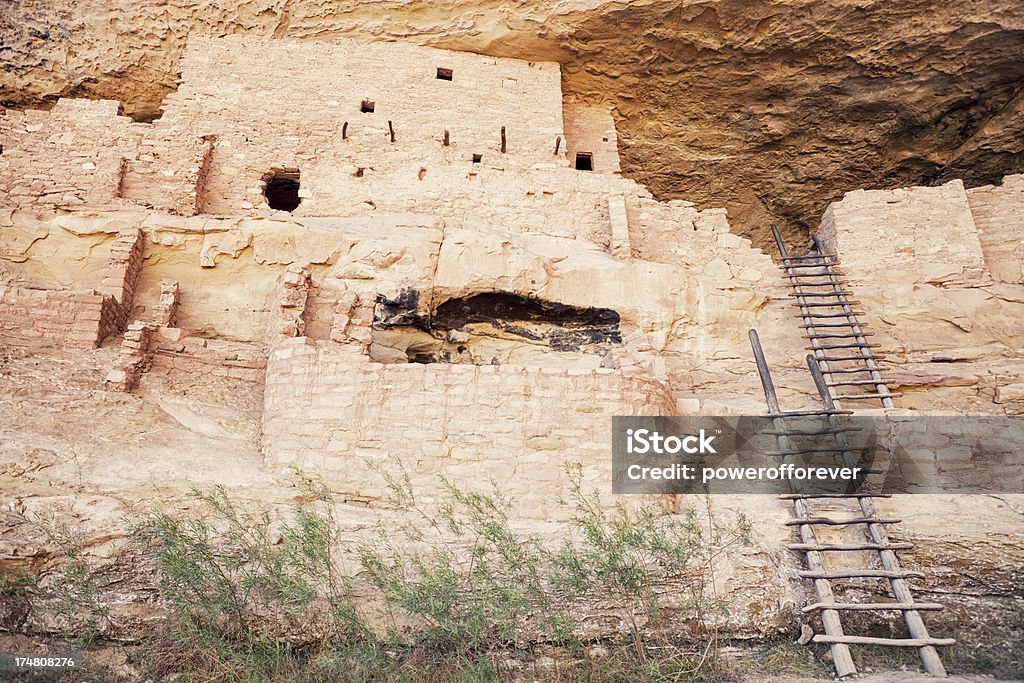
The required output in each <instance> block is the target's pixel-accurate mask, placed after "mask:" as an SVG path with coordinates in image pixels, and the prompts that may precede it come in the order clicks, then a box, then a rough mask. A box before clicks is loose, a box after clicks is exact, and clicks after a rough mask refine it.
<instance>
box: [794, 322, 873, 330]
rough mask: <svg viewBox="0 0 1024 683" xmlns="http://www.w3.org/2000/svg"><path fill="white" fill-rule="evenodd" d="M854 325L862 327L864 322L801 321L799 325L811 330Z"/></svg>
mask: <svg viewBox="0 0 1024 683" xmlns="http://www.w3.org/2000/svg"><path fill="white" fill-rule="evenodd" d="M854 325H857V326H858V327H864V323H859V322H857V321H856V320H852V321H847V322H845V323H809V324H808V323H801V325H800V327H802V328H804V329H805V330H813V329H815V328H818V327H853V326H854Z"/></svg>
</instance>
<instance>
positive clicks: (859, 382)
mask: <svg viewBox="0 0 1024 683" xmlns="http://www.w3.org/2000/svg"><path fill="white" fill-rule="evenodd" d="M824 374H826V375H827V374H828V373H824ZM870 384H885V380H884V379H846V380H843V381H842V382H825V386H829V387H853V386H865V385H870Z"/></svg>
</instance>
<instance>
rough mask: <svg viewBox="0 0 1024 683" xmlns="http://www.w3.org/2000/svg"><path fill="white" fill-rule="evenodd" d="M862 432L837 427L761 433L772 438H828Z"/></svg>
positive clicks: (768, 430) (857, 428) (770, 430)
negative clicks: (833, 435) (830, 435)
mask: <svg viewBox="0 0 1024 683" xmlns="http://www.w3.org/2000/svg"><path fill="white" fill-rule="evenodd" d="M861 431H864V428H863V427H835V428H832V429H788V430H787V429H765V430H764V431H762V432H761V433H762V434H770V435H772V436H826V435H828V434H843V433H846V432H861Z"/></svg>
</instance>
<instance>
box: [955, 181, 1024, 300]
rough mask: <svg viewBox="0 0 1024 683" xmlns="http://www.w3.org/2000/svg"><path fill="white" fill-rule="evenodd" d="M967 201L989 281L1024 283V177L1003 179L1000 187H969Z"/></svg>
mask: <svg viewBox="0 0 1024 683" xmlns="http://www.w3.org/2000/svg"><path fill="white" fill-rule="evenodd" d="M967 201H968V203H969V204H970V207H971V215H972V216H973V217H974V224H975V226H977V229H978V237H979V238H980V240H981V250H982V251H983V252H984V254H985V262H986V264H987V265H988V268H989V272H990V273H991V274H992V278H993V279H994V280H997V281H999V282H1014V283H1024V251H1022V250H1021V244H1024V175H1011V176H1006V177H1005V178H1003V182H1002V184H1001V185H986V186H984V187H974V188H971V189H970V190H967Z"/></svg>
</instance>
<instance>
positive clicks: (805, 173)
mask: <svg viewBox="0 0 1024 683" xmlns="http://www.w3.org/2000/svg"><path fill="white" fill-rule="evenodd" d="M8 9H9V10H10V11H9V12H7V13H5V14H4V15H3V18H2V19H0V21H2V22H3V23H2V26H3V34H4V35H5V36H7V37H8V39H7V40H6V47H7V50H6V51H5V52H4V53H3V54H2V59H3V60H4V61H5V62H6V64H7V65H8V69H7V70H5V71H4V73H3V75H2V76H0V86H2V88H0V99H5V100H7V101H9V102H10V103H12V104H14V105H16V106H24V105H31V104H34V103H38V102H40V101H42V100H44V99H48V98H52V97H53V96H55V95H57V94H62V95H84V96H88V97H105V98H111V99H116V100H120V101H122V102H124V103H125V106H126V110H127V111H128V112H129V113H131V114H133V115H135V116H136V117H140V118H151V117H153V116H155V115H156V114H157V113H158V110H159V107H160V103H161V101H162V99H163V98H164V96H165V95H166V93H168V92H169V91H171V90H173V89H174V88H175V87H176V81H177V78H178V68H179V61H180V59H181V55H182V52H183V50H184V47H185V43H186V39H187V37H188V36H189V35H210V36H220V35H225V34H235V33H244V34H252V35H259V36H264V37H286V36H290V37H297V38H301V39H303V40H311V41H330V40H332V39H334V38H336V37H338V36H353V37H356V38H358V39H360V40H382V39H383V40H406V41H415V42H419V43H422V44H427V45H435V46H439V47H445V48H450V49H459V50H469V51H473V52H479V53H483V54H489V55H495V56H506V57H516V58H521V59H532V60H551V61H557V62H559V63H561V64H562V65H563V66H564V73H565V77H564V80H565V90H566V93H567V94H570V95H572V96H574V97H575V98H577V99H578V100H580V101H593V102H607V103H610V104H611V105H612V107H613V108H614V111H615V116H616V122H617V125H618V128H619V136H620V149H621V152H622V156H623V161H622V167H623V170H624V172H625V173H626V175H627V176H629V177H631V178H634V179H636V180H638V181H640V182H642V183H644V184H646V185H647V186H648V187H649V188H650V189H651V190H652V192H654V193H655V195H657V196H658V197H659V198H662V199H670V198H683V199H688V200H690V201H696V202H698V203H700V204H701V205H702V206H725V207H727V208H729V210H730V213H731V215H732V217H733V221H734V224H735V225H736V226H737V227H738V231H739V232H740V233H741V234H751V235H754V236H756V238H757V239H758V241H759V243H760V244H765V245H767V240H768V234H767V232H766V227H767V226H766V224H767V223H768V222H769V221H770V220H775V221H776V222H779V223H780V224H783V225H784V229H786V231H787V234H788V235H791V236H793V237H794V238H795V236H796V234H797V233H798V232H799V231H800V230H805V229H806V228H807V227H808V226H813V225H814V224H815V223H816V221H817V217H818V216H819V215H820V214H821V212H822V211H823V210H824V208H825V206H826V205H827V203H828V202H829V201H832V200H835V199H838V198H839V197H840V195H841V193H842V192H843V191H845V190H849V189H851V188H857V187H868V188H875V187H900V186H907V185H916V184H924V183H926V182H931V181H933V180H934V179H936V178H947V177H961V178H964V179H965V180H966V181H967V184H968V185H969V186H974V185H981V184H985V183H991V182H996V181H997V180H998V178H999V177H1000V176H1001V175H1003V174H1006V173H1010V172H1014V171H1017V172H1019V171H1020V170H1021V166H1020V164H1021V154H1022V146H1021V145H1022V139H1024V136H1022V130H1021V123H1020V122H1021V120H1022V119H1021V117H1020V116H1019V115H1014V112H1019V110H1020V106H1021V102H1022V99H1021V97H1022V96H1021V94H1020V92H1019V90H1020V84H1021V78H1022V74H1021V70H1020V60H1019V54H1020V52H1021V51H1022V49H1024V9H1022V7H1021V5H1020V4H1019V3H1016V2H1012V1H1010V0H1001V1H1000V2H981V1H980V0H973V1H970V2H958V3H937V2H934V1H933V0H912V1H911V2H902V3H900V5H899V7H898V8H896V7H894V6H893V4H892V3H889V2H879V1H871V2H866V3H865V2H850V1H848V0H828V1H827V2H820V1H819V0H773V1H772V2H751V1H750V0H718V1H716V2H714V3H711V4H708V3H704V2H692V1H687V2H684V3H678V2H667V1H666V0H642V1H637V2H630V3H628V4H626V5H623V4H622V3H617V2H604V1H601V0H573V1H571V2H569V1H560V2H545V3H538V2H532V1H526V0H519V1H517V2H514V3H505V2H502V3H498V2H494V1H493V0H460V1H458V2H455V3H445V4H443V5H431V4H424V3H419V2H411V1H409V0H399V1H395V2H391V1H389V2H381V1H370V0H344V1H340V2H337V1H332V2H303V3H291V2H285V1H284V0H244V1H241V0H240V1H238V2H228V3H223V2H217V3H212V2H207V1H205V0H183V1H179V2H173V3H169V4H166V5H162V6H160V8H159V9H154V8H152V7H151V6H150V5H149V4H147V3H141V2H127V3H126V2H114V1H113V0H88V1H87V2H79V3H76V4H75V7H74V8H73V9H71V8H69V7H67V6H66V4H65V3H63V2H61V1H60V0H36V1H34V2H28V3H14V4H13V5H9V6H8Z"/></svg>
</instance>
